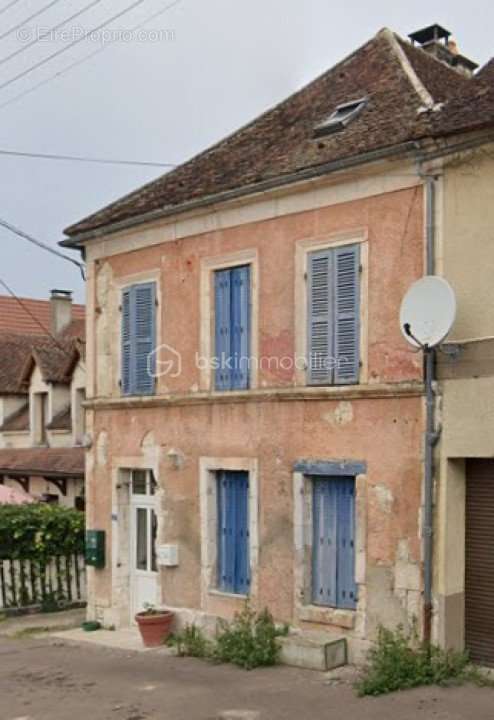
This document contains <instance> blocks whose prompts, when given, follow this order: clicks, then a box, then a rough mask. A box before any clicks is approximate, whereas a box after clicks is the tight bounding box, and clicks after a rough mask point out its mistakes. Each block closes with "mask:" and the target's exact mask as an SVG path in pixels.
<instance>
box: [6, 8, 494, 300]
mask: <svg viewBox="0 0 494 720" xmlns="http://www.w3.org/2000/svg"><path fill="white" fill-rule="evenodd" d="M89 2H90V0H51V3H50V0H17V1H16V2H15V3H14V5H13V6H12V8H11V9H9V10H6V11H5V12H2V9H3V8H5V7H7V5H10V4H11V3H12V0H0V86H2V85H3V84H4V83H5V82H7V81H9V80H10V79H11V78H13V77H15V76H16V75H18V74H20V73H22V72H23V71H24V70H27V69H29V68H30V67H31V66H32V65H34V64H35V63H37V62H39V61H40V60H42V59H43V58H45V57H47V56H49V55H51V54H52V53H54V52H56V51H57V50H58V49H59V48H61V47H63V46H64V44H65V45H66V44H67V43H69V42H71V41H72V39H76V38H78V37H80V34H81V32H82V31H81V30H80V28H83V29H85V30H86V31H87V30H90V29H92V28H94V27H96V26H98V25H99V24H100V23H103V22H104V21H105V20H106V19H107V18H110V17H112V16H113V15H115V14H116V13H118V12H119V11H121V10H123V9H124V8H126V7H127V6H129V5H130V4H131V2H132V0H118V1H117V0H99V1H98V2H97V3H95V5H94V7H93V8H92V9H90V10H89V11H88V12H87V13H84V14H83V15H81V16H80V17H79V18H77V19H76V20H75V21H73V22H72V23H69V25H67V26H64V28H63V30H65V31H67V30H68V29H69V27H70V26H72V27H73V28H74V29H73V34H72V35H71V36H70V38H67V37H65V38H64V37H55V38H47V39H44V40H42V41H41V42H38V43H37V44H36V45H33V46H32V47H29V48H27V49H26V50H25V51H23V52H22V53H20V54H18V55H17V56H16V57H15V58H12V59H11V60H8V61H7V62H2V59H3V58H5V57H7V56H8V55H10V54H11V53H13V52H15V51H16V50H18V49H19V48H21V47H25V46H26V44H27V42H28V41H29V40H31V39H33V38H35V37H37V35H36V33H40V32H41V33H43V32H44V31H45V29H46V28H50V27H52V26H54V25H56V24H58V23H60V22H62V21H63V20H64V19H65V18H68V17H70V16H71V15H73V14H75V13H76V12H78V11H79V10H80V9H82V8H83V7H85V6H86V5H88V4H89ZM171 2H172V0H142V2H141V4H140V5H139V6H138V7H136V8H135V10H133V11H132V12H130V13H128V14H127V15H125V16H123V17H122V18H120V19H119V20H117V21H115V22H114V23H113V24H112V25H111V26H110V27H111V28H112V29H114V30H125V29H129V28H132V27H134V26H136V25H137V24H139V23H141V22H143V21H144V20H145V19H147V18H149V17H150V16H151V15H153V14H154V13H156V12H158V11H159V10H160V9H162V8H164V7H166V6H167V5H170V3H171ZM49 4H50V5H51V7H50V8H48V9H47V10H46V11H44V12H43V13H41V14H40V15H39V16H38V17H37V18H35V19H33V20H32V21H30V22H28V23H27V25H24V26H23V27H22V28H21V29H20V30H19V31H14V32H11V33H10V34H6V33H8V31H9V30H10V29H11V28H14V27H15V26H16V25H18V24H20V23H22V22H23V21H24V20H26V19H27V18H29V16H31V15H33V14H34V13H36V12H37V11H38V10H41V9H42V8H44V7H45V6H48V5H49ZM432 5H434V9H433V10H431V6H432ZM432 22H439V23H441V24H442V25H444V26H445V27H446V28H447V29H449V30H451V31H452V32H453V35H454V37H455V38H456V40H457V42H458V44H459V47H460V50H461V51H462V52H463V53H464V54H466V55H468V56H469V57H471V58H472V59H474V60H476V61H477V62H480V63H484V62H486V61H487V60H488V59H489V58H490V57H491V56H492V54H494V48H493V44H494V43H493V42H492V27H493V24H494V4H493V3H492V2H491V1H490V0H474V2H471V3H469V4H465V2H464V1H463V0H461V1H460V0H439V1H438V0H436V1H435V2H434V3H431V1H430V0H415V2H413V3H411V2H408V3H403V2H396V1H394V2H391V0H374V1H373V2H369V0H346V1H345V2H335V1H334V0H333V1H331V0H305V1H302V0H249V2H246V1H243V0H180V2H178V3H177V4H176V5H175V6H174V7H173V8H171V9H169V10H168V11H167V12H165V13H164V14H163V15H162V16H161V17H160V18H159V19H157V20H154V21H152V22H151V23H149V24H147V25H146V26H145V29H146V30H148V31H154V32H155V33H156V31H162V32H161V33H160V35H161V37H162V39H161V40H158V41H156V38H155V37H153V36H150V37H148V38H147V39H146V38H145V37H140V38H137V37H135V38H134V39H133V40H132V41H130V42H129V41H128V38H126V37H125V36H124V37H122V38H121V39H116V40H115V41H114V42H112V43H107V47H106V49H105V50H104V51H103V52H100V53H98V54H97V55H95V56H94V57H93V58H92V59H89V60H88V61H86V62H82V63H81V64H80V65H78V66H77V67H75V68H74V69H73V70H70V71H69V72H66V73H65V74H63V75H62V76H60V77H58V78H54V79H51V80H50V81H49V82H47V83H46V84H44V85H42V86H41V87H39V88H38V89H37V90H35V91H33V92H30V93H28V94H26V95H25V96H24V97H23V98H21V99H19V100H18V101H16V102H12V103H11V104H9V105H6V106H4V107H0V150H5V149H9V150H10V149H13V150H19V151H26V152H38V153H56V154H65V155H83V156H93V157H94V156H96V157H105V158H115V159H128V160H140V161H153V162H164V163H167V162H168V163H180V162H182V161H184V160H186V159H187V158H189V157H191V156H192V155H193V154H195V153H196V152H198V151H200V150H201V149H203V148H204V147H206V146H207V145H209V144H211V143H212V142H214V141H216V140H218V139H220V138H221V137H222V136H223V135H225V134H226V133H229V132H231V131H232V130H233V129H235V128H236V127H238V126H240V125H242V124H243V123H245V122H246V121H247V120H250V119H251V118H253V117H255V116H256V115H257V114H259V113H260V112H262V111H263V110H265V109H266V108H267V107H269V106H271V105H273V104H274V103H276V102H278V101H279V100H281V99H283V98H284V97H286V96H288V95H289V94H290V93H291V92H292V91H294V90H296V89H298V88H299V87H301V86H302V85H304V84H305V83H306V82H308V81H310V80H311V79H312V78H313V77H315V76H316V75H318V74H319V73H320V72H322V71H323V70H325V69H327V68H329V67H331V66H332V65H333V64H334V63H336V62H338V61H339V60H340V59H341V58H343V57H344V56H345V55H347V54H348V53H350V52H352V51H353V50H354V49H355V48H356V47H358V46H359V45H361V44H362V43H364V42H365V41H366V40H367V39H368V38H369V37H371V36H372V35H373V34H375V33H376V32H377V31H378V30H379V29H380V28H381V27H383V26H385V25H386V26H388V27H390V28H392V29H393V30H395V31H397V32H398V33H400V34H401V35H403V36H406V35H407V34H408V33H409V32H412V31H414V30H417V29H418V28H420V27H423V26H425V25H428V24H430V23H432ZM101 40H102V38H100V40H99V42H101ZM98 47H99V45H98V44H97V42H96V41H94V40H89V39H88V40H85V41H84V42H80V43H78V44H77V45H75V46H73V47H71V48H70V49H69V50H67V51H66V52H64V53H62V54H60V55H59V56H58V57H56V58H55V59H53V60H52V61H50V62H47V63H46V64H44V65H43V66H41V67H40V68H38V69H37V70H35V71H33V72H29V73H28V74H27V75H26V76H25V77H23V78H21V79H19V80H17V81H15V82H13V83H11V84H10V85H9V86H8V87H3V88H0V106H1V105H3V104H4V103H6V102H8V101H9V100H10V99H12V98H14V97H15V96H17V95H19V94H20V93H23V92H24V91H26V90H29V89H30V88H32V87H33V86H34V85H36V84H38V83H40V82H41V81H44V80H45V79H49V78H51V77H52V76H53V75H55V73H57V72H59V71H63V70H64V69H65V68H67V66H68V65H70V64H71V63H73V62H75V61H77V60H79V59H82V58H84V57H86V56H87V55H89V54H91V53H93V52H94V51H95V50H96V49H97V48H98ZM160 174H161V171H160V170H159V169H157V168H141V167H125V166H109V165H92V164H82V163H72V162H55V161H47V160H46V161H45V160H35V159H23V158H17V157H5V156H1V155H0V178H1V193H0V218H3V219H5V220H8V221H9V222H11V223H13V224H15V225H17V226H19V227H20V228H22V229H23V230H25V231H27V232H29V233H31V234H33V235H35V236H36V237H38V238H40V239H42V240H44V241H46V242H48V243H49V244H52V245H53V246H54V247H56V243H57V241H58V240H60V239H61V238H62V231H63V229H64V227H66V226H67V225H68V224H70V223H72V222H74V221H76V220H78V219H80V218H81V217H83V216H84V215H86V214H88V213H89V212H91V211H93V210H96V209H97V208H99V207H101V206H103V205H105V204H107V203H108V202H110V201H112V200H113V199H115V198H117V197H119V196H121V195H123V194H124V193H126V192H128V191H130V190H132V189H134V188H136V187H138V186H139V185H141V184H142V183H144V182H147V181H148V180H151V179H152V178H154V177H157V176H158V175H160ZM0 278H2V279H3V280H5V281H6V282H8V283H9V284H10V285H11V287H12V288H13V289H14V290H15V292H16V293H18V294H19V295H22V296H29V297H41V298H43V297H47V295H48V293H49V290H50V289H51V288H52V287H58V288H63V289H73V290H75V291H76V298H77V299H78V300H82V299H83V297H84V291H83V287H82V282H81V280H80V278H79V276H78V271H77V269H76V268H73V267H72V266H71V265H69V264H68V263H65V262H64V261H62V260H58V259H56V258H54V257H52V256H50V255H48V254H47V253H44V252H43V251H41V250H38V249H37V248H34V247H32V246H30V245H29V244H28V243H26V242H25V241H23V240H20V239H17V238H15V237H14V236H12V235H10V234H9V233H8V232H7V231H4V230H2V229H0ZM2 292H3V291H2V290H0V293H2Z"/></svg>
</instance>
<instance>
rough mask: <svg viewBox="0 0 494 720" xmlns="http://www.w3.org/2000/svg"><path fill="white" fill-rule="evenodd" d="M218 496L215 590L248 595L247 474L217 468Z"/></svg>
mask: <svg viewBox="0 0 494 720" xmlns="http://www.w3.org/2000/svg"><path fill="white" fill-rule="evenodd" d="M217 497H218V563H217V567H218V589H219V590H221V591H222V592H228V593H234V594H236V595H248V594H249V588H250V560H249V474H248V473H247V472H243V471H227V470H220V471H218V473H217Z"/></svg>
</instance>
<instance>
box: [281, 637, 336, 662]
mask: <svg viewBox="0 0 494 720" xmlns="http://www.w3.org/2000/svg"><path fill="white" fill-rule="evenodd" d="M280 661H281V662H282V663H283V664H284V665H292V666H293V667H300V668H305V669H307V670H321V671H323V672H324V671H326V670H332V669H333V668H337V667H341V666H342V665H346V663H347V644H346V638H345V637H344V636H340V635H330V634H329V633H328V634H326V633H310V632H302V633H300V634H293V635H288V637H286V638H282V640H281V653H280Z"/></svg>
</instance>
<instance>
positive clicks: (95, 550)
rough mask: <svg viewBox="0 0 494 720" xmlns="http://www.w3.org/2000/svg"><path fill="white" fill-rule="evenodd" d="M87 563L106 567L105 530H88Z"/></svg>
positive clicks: (92, 565) (96, 566)
mask: <svg viewBox="0 0 494 720" xmlns="http://www.w3.org/2000/svg"><path fill="white" fill-rule="evenodd" d="M86 565H90V566H91V567H94V568H99V569H101V568H104V567H105V531H104V530H86Z"/></svg>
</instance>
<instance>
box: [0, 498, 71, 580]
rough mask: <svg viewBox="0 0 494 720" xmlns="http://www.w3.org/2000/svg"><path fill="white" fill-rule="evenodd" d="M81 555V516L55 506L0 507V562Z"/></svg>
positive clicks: (46, 560) (36, 504) (43, 563)
mask: <svg viewBox="0 0 494 720" xmlns="http://www.w3.org/2000/svg"><path fill="white" fill-rule="evenodd" d="M83 552H84V514H83V513H81V512H79V511H78V510H72V509H71V508H65V507H61V506H58V505H43V504H38V503H33V504H31V505H0V560H31V561H34V562H37V563H40V565H41V566H42V567H43V566H44V565H45V564H46V563H47V562H48V561H49V560H50V559H51V558H52V557H60V556H62V555H65V556H68V555H74V554H82V553H83Z"/></svg>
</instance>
